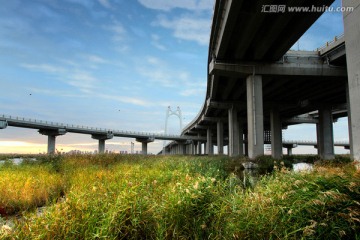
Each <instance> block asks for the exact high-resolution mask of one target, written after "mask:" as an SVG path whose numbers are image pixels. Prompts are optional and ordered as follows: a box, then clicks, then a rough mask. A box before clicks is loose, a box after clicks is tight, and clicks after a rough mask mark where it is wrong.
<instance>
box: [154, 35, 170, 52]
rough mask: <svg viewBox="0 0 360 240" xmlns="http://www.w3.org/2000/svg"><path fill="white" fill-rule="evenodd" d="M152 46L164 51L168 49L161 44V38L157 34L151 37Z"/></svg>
mask: <svg viewBox="0 0 360 240" xmlns="http://www.w3.org/2000/svg"><path fill="white" fill-rule="evenodd" d="M151 44H152V45H153V46H154V47H156V48H157V49H160V50H162V51H165V50H166V47H165V46H164V45H163V44H161V43H160V36H159V35H157V34H152V35H151Z"/></svg>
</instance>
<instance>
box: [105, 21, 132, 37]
mask: <svg viewBox="0 0 360 240" xmlns="http://www.w3.org/2000/svg"><path fill="white" fill-rule="evenodd" d="M104 28H105V29H106V30H109V31H111V32H112V33H113V37H112V40H113V41H115V42H121V41H124V40H125V38H126V36H127V32H126V30H125V28H124V26H123V25H122V24H121V23H120V22H118V21H114V22H113V24H112V25H111V26H105V27H104Z"/></svg>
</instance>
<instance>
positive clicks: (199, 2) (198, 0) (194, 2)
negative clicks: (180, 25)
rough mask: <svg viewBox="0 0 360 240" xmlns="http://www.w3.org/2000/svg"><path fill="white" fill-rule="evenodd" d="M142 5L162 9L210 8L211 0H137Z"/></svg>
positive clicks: (211, 5) (198, 9) (196, 9)
mask: <svg viewBox="0 0 360 240" xmlns="http://www.w3.org/2000/svg"><path fill="white" fill-rule="evenodd" d="M138 1H139V2H140V3H141V4H142V5H143V6H144V7H146V8H150V9H156V10H162V11H170V10H172V9H174V8H182V9H186V10H193V11H194V10H195V11H201V10H211V9H212V8H213V5H214V3H213V2H214V1H213V0H171V1H169V0H138Z"/></svg>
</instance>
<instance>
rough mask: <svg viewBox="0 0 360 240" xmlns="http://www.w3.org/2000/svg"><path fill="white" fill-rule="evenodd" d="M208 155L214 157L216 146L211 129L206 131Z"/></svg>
mask: <svg viewBox="0 0 360 240" xmlns="http://www.w3.org/2000/svg"><path fill="white" fill-rule="evenodd" d="M206 150H207V151H206V153H207V154H208V155H213V153H214V146H213V142H212V130H211V128H208V129H207V131H206Z"/></svg>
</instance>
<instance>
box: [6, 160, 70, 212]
mask: <svg viewBox="0 0 360 240" xmlns="http://www.w3.org/2000/svg"><path fill="white" fill-rule="evenodd" d="M63 185H64V184H63V178H62V176H61V175H60V174H57V173H56V172H54V171H53V169H52V166H50V165H45V164H44V165H19V166H17V165H14V164H12V163H11V162H7V163H5V164H4V165H3V166H1V167H0V214H1V215H2V216H6V215H11V214H14V213H17V212H20V211H24V210H29V209H33V208H35V207H39V206H43V205H45V204H48V203H49V202H51V201H52V200H56V199H57V198H58V197H59V196H60V195H61V194H62V192H63Z"/></svg>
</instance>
